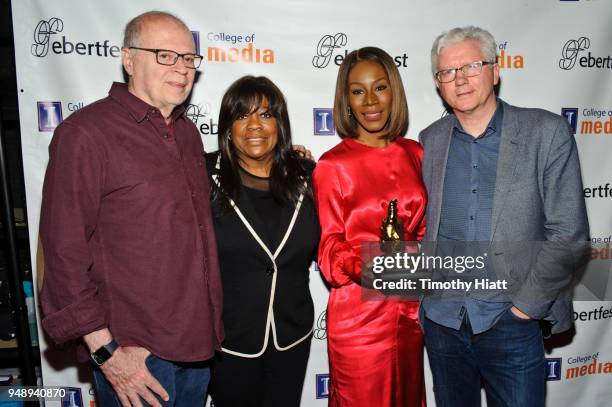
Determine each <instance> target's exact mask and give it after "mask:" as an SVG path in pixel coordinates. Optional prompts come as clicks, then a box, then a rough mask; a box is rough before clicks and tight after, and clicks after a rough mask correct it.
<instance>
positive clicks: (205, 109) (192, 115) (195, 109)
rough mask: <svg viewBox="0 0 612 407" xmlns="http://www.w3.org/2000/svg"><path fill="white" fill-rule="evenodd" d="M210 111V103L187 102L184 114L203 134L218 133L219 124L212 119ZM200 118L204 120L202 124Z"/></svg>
mask: <svg viewBox="0 0 612 407" xmlns="http://www.w3.org/2000/svg"><path fill="white" fill-rule="evenodd" d="M211 111H212V109H211V107H210V103H204V104H197V105H196V104H189V105H187V107H185V116H187V117H188V118H189V119H190V120H191V121H192V122H193V124H195V125H196V127H197V128H198V130H199V131H200V133H202V134H205V135H209V134H218V133H219V125H218V124H217V123H215V122H214V121H213V119H212V117H211V114H210V113H211ZM200 119H202V120H203V121H204V122H203V123H202V124H200ZM206 119H208V121H206Z"/></svg>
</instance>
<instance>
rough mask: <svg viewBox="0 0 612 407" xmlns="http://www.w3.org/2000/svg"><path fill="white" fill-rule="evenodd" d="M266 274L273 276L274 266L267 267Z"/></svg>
mask: <svg viewBox="0 0 612 407" xmlns="http://www.w3.org/2000/svg"><path fill="white" fill-rule="evenodd" d="M266 274H267V275H269V276H271V275H272V274H274V269H273V268H272V267H268V268H267V269H266Z"/></svg>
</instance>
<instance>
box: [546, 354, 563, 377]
mask: <svg viewBox="0 0 612 407" xmlns="http://www.w3.org/2000/svg"><path fill="white" fill-rule="evenodd" d="M545 361H546V381H550V380H561V358H546V359H545Z"/></svg>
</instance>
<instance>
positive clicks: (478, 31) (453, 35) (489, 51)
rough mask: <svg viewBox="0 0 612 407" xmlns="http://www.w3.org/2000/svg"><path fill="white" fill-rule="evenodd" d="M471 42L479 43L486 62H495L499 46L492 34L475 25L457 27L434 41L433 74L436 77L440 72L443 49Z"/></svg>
mask: <svg viewBox="0 0 612 407" xmlns="http://www.w3.org/2000/svg"><path fill="white" fill-rule="evenodd" d="M469 40H473V41H478V43H479V44H480V50H481V51H482V55H483V56H484V58H485V60H486V61H488V62H495V58H496V56H497V44H496V43H495V38H493V35H491V33H490V32H488V31H487V30H485V29H482V28H480V27H474V26H473V25H470V26H467V27H455V28H453V29H452V30H449V31H446V32H443V33H442V34H440V35H439V36H438V38H436V40H435V41H434V43H433V45H432V47H431V72H432V73H433V74H434V75H435V73H436V72H437V71H438V58H439V56H440V52H441V51H442V48H444V47H448V46H449V45H454V44H457V43H460V42H463V41H469Z"/></svg>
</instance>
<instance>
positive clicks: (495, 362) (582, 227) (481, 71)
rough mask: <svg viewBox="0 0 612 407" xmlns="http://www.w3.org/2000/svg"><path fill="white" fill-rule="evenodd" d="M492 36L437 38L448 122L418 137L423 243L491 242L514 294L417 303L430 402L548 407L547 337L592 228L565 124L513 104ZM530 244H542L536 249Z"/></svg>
mask: <svg viewBox="0 0 612 407" xmlns="http://www.w3.org/2000/svg"><path fill="white" fill-rule="evenodd" d="M496 49H497V48H496V44H495V40H494V38H493V36H492V35H491V34H490V33H489V32H487V31H485V30H483V29H480V28H477V27H463V28H455V29H452V30H450V31H448V32H445V33H443V34H441V35H440V36H439V37H438V38H437V39H436V40H435V42H434V44H433V47H432V51H431V61H432V71H433V73H434V78H435V84H436V86H437V88H438V90H439V92H440V95H441V96H442V98H443V99H444V101H445V102H446V104H447V105H448V106H449V107H450V108H451V109H452V111H453V114H451V115H448V116H446V117H444V118H442V119H440V120H438V121H436V122H435V123H433V124H431V125H430V126H429V127H427V128H426V129H425V130H423V131H422V132H421V134H420V140H421V143H422V144H423V148H424V155H423V178H424V180H425V184H426V186H427V190H428V194H429V203H428V207H427V232H426V235H425V240H426V241H435V242H436V245H437V246H438V249H440V247H441V246H444V245H445V244H448V243H451V242H469V241H472V242H490V243H487V245H488V248H489V250H488V253H487V254H488V259H487V268H488V269H487V272H489V273H494V274H495V275H496V276H497V278H498V279H500V281H502V280H503V281H507V282H508V284H509V286H508V287H507V288H506V289H505V290H503V289H499V290H480V291H473V292H470V291H467V292H466V293H465V294H464V295H463V296H450V297H449V298H446V299H443V300H441V299H439V298H435V297H434V296H426V297H425V298H424V299H423V302H422V306H421V317H422V325H423V329H424V333H425V336H424V337H425V345H426V347H427V353H428V357H429V362H430V366H431V369H432V373H433V381H434V391H435V397H436V404H437V406H438V407H443V406H453V407H457V406H470V407H473V406H479V405H480V387H481V382H482V383H483V384H484V388H485V392H486V395H487V401H488V405H489V406H490V407H491V406H502V405H503V406H513V407H516V406H543V405H544V399H545V363H544V349H543V342H542V336H543V335H542V329H541V327H547V329H546V330H547V331H549V332H550V331H552V333H557V332H562V331H564V330H567V329H568V328H569V327H570V325H571V323H572V307H571V295H570V294H569V293H570V290H569V287H570V285H571V282H572V278H573V273H574V269H575V260H576V259H577V258H578V255H579V251H577V250H575V249H576V247H580V246H577V245H576V242H581V244H582V245H583V244H584V242H585V241H587V240H588V236H589V230H588V221H587V216H586V209H585V203H584V198H583V192H582V180H581V175H580V164H579V161H578V152H577V149H576V143H575V141H574V138H573V136H572V134H571V132H570V131H569V128H568V125H567V122H566V121H565V120H564V119H563V118H562V117H560V116H558V115H555V114H553V113H550V112H547V111H544V110H540V109H525V108H518V107H515V106H511V105H509V104H507V103H505V102H503V101H502V100H500V99H498V98H497V97H496V95H495V92H494V87H495V85H497V84H498V82H499V66H498V65H497V63H496ZM534 242H537V243H534Z"/></svg>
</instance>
